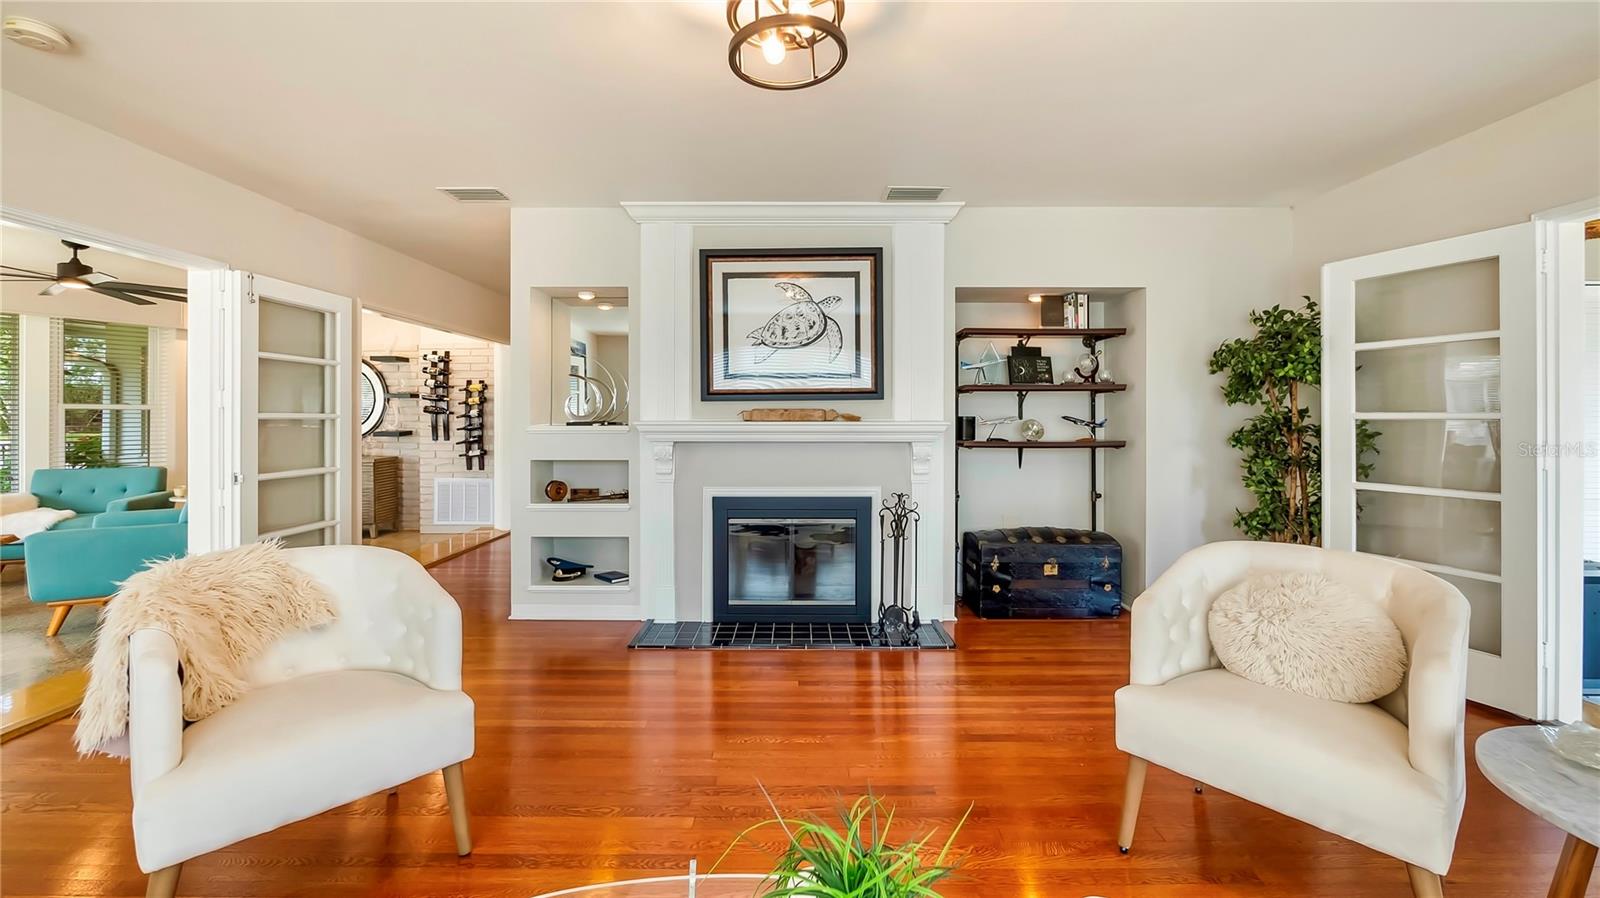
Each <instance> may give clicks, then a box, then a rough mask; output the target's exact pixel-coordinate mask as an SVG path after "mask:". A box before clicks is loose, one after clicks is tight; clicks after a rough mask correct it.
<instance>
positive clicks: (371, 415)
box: [361, 359, 389, 436]
mask: <svg viewBox="0 0 1600 898" xmlns="http://www.w3.org/2000/svg"><path fill="white" fill-rule="evenodd" d="M388 410H389V385H388V384H387V383H385V382H384V380H383V372H381V371H379V370H378V369H377V368H374V367H372V363H371V362H368V361H366V360H364V359H363V360H362V362H361V435H362V436H366V435H367V434H369V433H371V432H373V431H374V430H377V429H378V425H380V424H382V423H383V414H384V412H386V411H388Z"/></svg>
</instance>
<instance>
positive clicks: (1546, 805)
mask: <svg viewBox="0 0 1600 898" xmlns="http://www.w3.org/2000/svg"><path fill="white" fill-rule="evenodd" d="M1477 755H1478V769H1479V770H1482V771H1483V775H1484V776H1486V777H1488V779H1489V782H1491V783H1494V784H1495V786H1496V788H1498V789H1499V790H1500V791H1501V792H1504V793H1506V795H1508V796H1510V798H1511V799H1512V800H1513V801H1515V802H1516V803H1517V804H1520V805H1522V806H1523V807H1525V808H1527V809H1528V810H1530V811H1532V812H1533V813H1535V814H1537V815H1538V816H1539V819H1541V820H1543V821H1545V822H1546V823H1549V824H1550V825H1552V826H1554V827H1556V828H1557V829H1560V830H1561V831H1562V832H1564V833H1566V834H1567V844H1566V845H1565V846H1564V847H1562V849H1561V861H1560V863H1558V864H1557V865H1556V874H1555V878H1554V879H1553V880H1551V882H1550V898H1583V893H1584V891H1585V890H1586V889H1588V887H1589V875H1590V874H1591V873H1592V872H1593V871H1594V861H1595V846H1596V845H1597V844H1600V770H1595V769H1594V768H1591V767H1585V766H1583V765H1582V764H1577V763H1574V762H1572V761H1568V760H1567V759H1566V758H1563V757H1561V756H1560V755H1558V754H1556V753H1555V751H1553V750H1552V749H1551V748H1550V743H1548V742H1546V741H1545V738H1544V736H1543V735H1542V734H1541V733H1540V732H1539V728H1538V727H1531V726H1522V727H1504V728H1502V729H1498V730H1490V731H1489V732H1487V733H1484V734H1483V735H1482V736H1479V737H1478V746H1477Z"/></svg>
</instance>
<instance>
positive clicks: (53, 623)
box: [44, 605, 72, 636]
mask: <svg viewBox="0 0 1600 898" xmlns="http://www.w3.org/2000/svg"><path fill="white" fill-rule="evenodd" d="M71 613H72V606H71V605H51V606H50V626H48V627H45V628H44V635H46V636H54V635H56V634H57V633H60V632H61V625H62V624H64V623H66V622H67V615H69V614H71Z"/></svg>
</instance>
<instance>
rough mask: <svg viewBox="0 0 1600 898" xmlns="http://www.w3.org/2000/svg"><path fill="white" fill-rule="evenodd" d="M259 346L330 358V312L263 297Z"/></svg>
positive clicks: (319, 357) (312, 356)
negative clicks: (328, 352)
mask: <svg viewBox="0 0 1600 898" xmlns="http://www.w3.org/2000/svg"><path fill="white" fill-rule="evenodd" d="M260 349H261V351H262V352H272V353H280V354H282V355H298V356H304V357H306V358H313V359H325V358H328V357H329V356H328V355H327V349H328V316H327V313H325V312H319V311H317V310H316V309H308V308H305V307H303V306H295V305H290V304H288V303H284V302H275V301H273V300H270V299H266V298H265V297H263V298H262V300H261V336H260Z"/></svg>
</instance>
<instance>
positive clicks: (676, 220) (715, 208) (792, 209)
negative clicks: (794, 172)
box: [622, 202, 966, 225]
mask: <svg viewBox="0 0 1600 898" xmlns="http://www.w3.org/2000/svg"><path fill="white" fill-rule="evenodd" d="M965 205H966V204H965V203H750V202H743V203H623V204H622V208H623V209H624V210H626V211H627V213H628V214H629V215H630V216H632V217H633V220H634V221H636V222H638V223H640V224H649V223H671V224H698V225H737V224H750V225H861V224H898V223H903V222H920V223H925V224H948V223H949V222H950V220H951V219H952V218H955V217H956V214H957V213H959V212H960V211H961V209H962V207H963V206H965Z"/></svg>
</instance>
